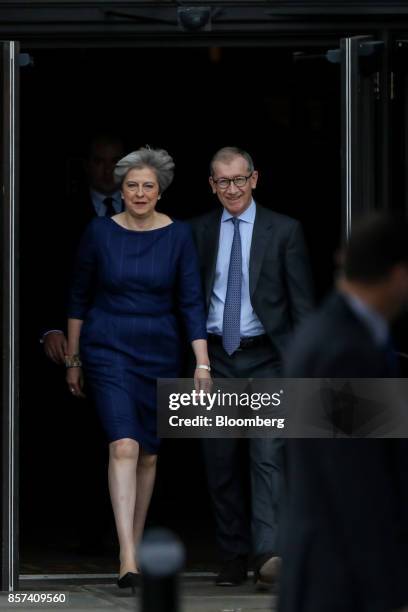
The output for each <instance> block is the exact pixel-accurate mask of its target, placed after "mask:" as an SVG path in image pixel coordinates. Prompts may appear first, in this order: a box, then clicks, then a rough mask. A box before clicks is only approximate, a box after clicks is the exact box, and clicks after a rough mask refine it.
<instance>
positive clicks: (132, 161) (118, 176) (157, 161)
mask: <svg viewBox="0 0 408 612" xmlns="http://www.w3.org/2000/svg"><path fill="white" fill-rule="evenodd" d="M142 168H150V169H151V170H153V171H154V173H155V174H156V177H157V182H158V183H159V188H160V193H163V191H164V190H165V189H167V187H168V186H169V185H170V184H171V182H172V180H173V177H174V161H173V158H172V157H170V155H169V154H168V153H167V151H165V150H164V149H150V148H148V147H141V148H140V149H138V150H137V151H132V153H129V154H128V155H126V156H125V157H122V159H120V160H119V161H118V163H117V164H116V166H115V170H114V172H113V174H114V177H115V180H116V181H117V182H118V183H119V184H122V183H123V181H124V180H125V177H126V175H127V173H128V172H129V171H130V170H133V169H137V170H141V169H142Z"/></svg>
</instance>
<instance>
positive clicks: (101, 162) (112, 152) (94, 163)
mask: <svg viewBox="0 0 408 612" xmlns="http://www.w3.org/2000/svg"><path fill="white" fill-rule="evenodd" d="M123 156H124V151H123V146H122V145H121V144H120V143H119V142H117V143H115V142H95V143H94V144H93V145H92V147H91V151H90V155H89V159H88V161H87V163H86V170H87V174H88V180H89V185H90V187H91V189H94V190H95V191H98V192H99V193H102V194H104V195H110V194H112V193H113V192H114V191H115V190H116V189H117V185H116V184H115V181H114V179H113V170H114V168H115V165H116V163H117V162H118V161H119V160H120V159H121V158H122V157H123Z"/></svg>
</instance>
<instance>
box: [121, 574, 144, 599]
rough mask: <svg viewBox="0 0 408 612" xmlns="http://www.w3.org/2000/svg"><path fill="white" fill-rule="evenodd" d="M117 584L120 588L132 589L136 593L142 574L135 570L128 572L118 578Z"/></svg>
mask: <svg viewBox="0 0 408 612" xmlns="http://www.w3.org/2000/svg"><path fill="white" fill-rule="evenodd" d="M117 585H118V587H119V588H120V589H128V588H130V589H132V594H133V595H134V594H135V589H136V587H138V586H139V585H140V574H136V573H135V572H127V573H126V574H123V576H122V577H121V578H118V581H117Z"/></svg>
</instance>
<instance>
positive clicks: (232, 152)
mask: <svg viewBox="0 0 408 612" xmlns="http://www.w3.org/2000/svg"><path fill="white" fill-rule="evenodd" d="M235 157H243V158H244V159H245V160H246V162H247V164H248V172H253V171H254V170H255V165H254V161H253V159H252V157H251V156H250V154H249V153H248V152H247V151H244V149H240V148H239V147H223V148H222V149H219V150H218V151H217V152H216V154H215V155H214V156H213V158H212V160H211V162H210V174H211V176H214V164H215V163H216V162H223V163H225V164H229V163H231V162H232V160H233V159H234V158H235Z"/></svg>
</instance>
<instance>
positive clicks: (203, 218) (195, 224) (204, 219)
mask: <svg viewBox="0 0 408 612" xmlns="http://www.w3.org/2000/svg"><path fill="white" fill-rule="evenodd" d="M221 214H222V209H221V208H220V209H217V210H212V211H210V212H208V213H205V215H200V216H199V217H193V218H192V219H189V221H188V222H189V224H190V226H191V228H192V229H193V232H194V233H195V232H197V231H198V230H199V229H201V228H203V227H206V226H207V225H212V224H213V223H218V222H219V220H220V219H221Z"/></svg>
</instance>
